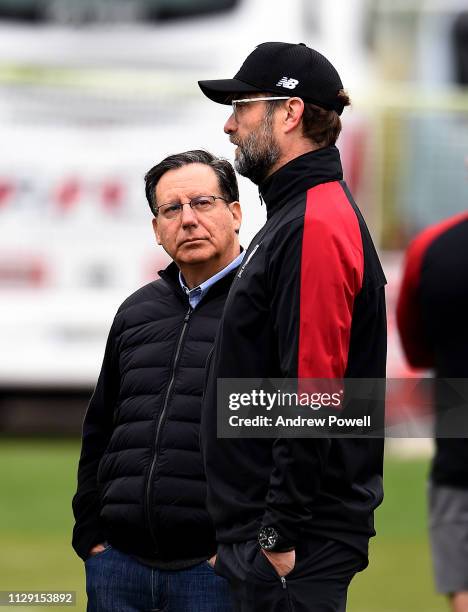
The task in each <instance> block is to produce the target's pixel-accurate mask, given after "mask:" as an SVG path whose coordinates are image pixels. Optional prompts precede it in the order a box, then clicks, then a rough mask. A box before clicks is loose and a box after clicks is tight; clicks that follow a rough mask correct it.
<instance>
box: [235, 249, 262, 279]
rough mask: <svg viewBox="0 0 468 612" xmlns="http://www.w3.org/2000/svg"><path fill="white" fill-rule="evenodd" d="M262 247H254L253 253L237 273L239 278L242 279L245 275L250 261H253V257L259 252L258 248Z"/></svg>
mask: <svg viewBox="0 0 468 612" xmlns="http://www.w3.org/2000/svg"><path fill="white" fill-rule="evenodd" d="M259 246H260V243H259V244H256V245H255V246H254V248H253V249H252V251H251V252H250V254H249V256H248V257H247V259H246V260H245V261H244V263H243V264H242V266H241V268H240V270H239V272H238V273H237V278H241V277H242V274H243V273H244V270H245V269H246V267H247V266H248V264H249V262H250V260H251V259H252V257H253V256H254V255H255V253H256V252H257V249H258V247H259Z"/></svg>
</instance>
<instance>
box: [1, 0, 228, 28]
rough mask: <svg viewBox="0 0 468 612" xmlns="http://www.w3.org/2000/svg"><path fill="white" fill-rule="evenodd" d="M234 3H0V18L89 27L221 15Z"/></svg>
mask: <svg viewBox="0 0 468 612" xmlns="http://www.w3.org/2000/svg"><path fill="white" fill-rule="evenodd" d="M235 4H236V0H0V18H2V17H3V18H10V19H20V20H30V21H50V22H58V23H92V22H99V21H101V22H109V21H129V20H131V21H145V20H155V19H177V18H183V17H188V16H191V15H201V14H205V15H206V14H208V13H213V12H215V13H216V12H220V11H223V10H226V9H230V8H232V7H233V6H235Z"/></svg>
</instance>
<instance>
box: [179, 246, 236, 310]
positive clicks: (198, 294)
mask: <svg viewBox="0 0 468 612" xmlns="http://www.w3.org/2000/svg"><path fill="white" fill-rule="evenodd" d="M244 255H245V251H242V253H240V254H239V255H238V256H237V257H236V258H235V259H234V260H233V261H231V263H230V264H228V265H227V266H226V267H225V268H223V269H222V270H220V271H219V272H217V273H216V274H214V275H213V276H212V277H211V278H208V279H207V280H206V281H203V283H200V285H198V287H194V288H193V289H189V288H188V287H187V285H186V284H185V280H184V277H183V276H182V272H180V271H179V282H180V286H181V287H182V289H183V290H184V292H185V294H186V295H187V296H188V299H189V303H190V306H191V307H192V308H196V307H197V306H198V304H199V302H200V301H201V300H202V299H203V297H204V296H205V295H206V293H207V291H208V289H209V288H210V287H212V286H213V285H214V284H215V283H217V282H218V281H219V280H221V279H222V278H224V277H225V276H227V275H228V274H229V272H231V271H232V270H234V269H235V268H237V267H238V266H240V264H241V263H242V260H243V259H244Z"/></svg>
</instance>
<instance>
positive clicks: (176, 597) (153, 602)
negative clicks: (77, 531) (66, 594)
mask: <svg viewBox="0 0 468 612" xmlns="http://www.w3.org/2000/svg"><path fill="white" fill-rule="evenodd" d="M85 568H86V592H87V594H88V608H87V610H88V612H143V611H144V612H150V611H154V612H156V611H158V610H159V611H161V612H232V606H231V598H230V594H229V589H228V583H227V581H226V580H225V579H224V578H221V577H220V576H217V575H216V574H215V572H214V570H213V569H212V568H211V566H209V565H208V563H207V562H206V561H204V562H203V563H200V564H198V565H195V566H194V567H189V568H188V569H184V570H176V571H170V570H158V569H155V568H152V567H149V566H147V565H144V564H142V563H140V562H138V561H137V560H136V559H134V558H133V557H131V556H129V555H126V554H124V553H122V552H120V551H118V550H116V549H115V548H112V547H111V546H109V547H108V548H106V549H105V550H104V551H102V552H100V553H98V554H97V555H94V556H92V557H89V558H88V559H86V562H85Z"/></svg>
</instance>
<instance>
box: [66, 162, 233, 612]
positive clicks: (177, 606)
mask: <svg viewBox="0 0 468 612" xmlns="http://www.w3.org/2000/svg"><path fill="white" fill-rule="evenodd" d="M145 182H146V197H147V199H148V202H149V205H150V208H151V211H152V212H153V214H154V218H153V228H154V232H155V236H156V239H157V241H158V243H159V244H161V245H162V246H163V248H164V249H165V250H166V252H167V253H168V254H169V255H170V256H171V257H172V259H173V262H172V263H171V264H170V265H169V266H168V267H167V268H166V269H165V270H164V271H161V272H160V277H161V278H159V279H158V280H155V281H153V282H151V283H149V284H148V285H145V286H144V287H142V288H141V289H139V290H138V291H136V292H135V293H134V294H133V295H131V296H130V297H129V298H128V299H127V300H125V301H124V303H123V304H122V305H121V306H120V308H119V309H118V311H117V314H116V316H115V319H114V321H113V324H112V327H111V330H110V333H109V337H108V341H107V346H106V351H105V355H104V361H103V365H102V369H101V373H100V376H99V380H98V383H97V386H96V389H95V392H94V394H93V397H92V399H91V402H90V404H89V407H88V410H87V413H86V417H85V420H84V425H83V441H82V451H81V458H80V462H79V468H78V489H77V493H76V495H75V497H74V499H73V510H74V515H75V519H76V524H75V527H74V532H73V547H74V548H75V550H76V552H77V554H78V555H79V556H80V557H81V558H82V559H83V560H84V561H85V568H86V588H87V593H88V611H96V610H99V611H100V612H106V611H114V610H115V611H118V612H126V611H136V610H150V609H151V610H156V609H169V608H170V610H174V611H177V612H188V611H190V612H204V611H207V610H210V611H212V612H228V611H230V610H231V603H230V596H229V594H228V589H227V582H226V581H225V580H224V579H223V578H220V577H218V576H217V575H216V574H215V573H214V571H213V568H212V564H210V562H209V560H210V559H211V558H212V557H213V556H214V555H215V553H216V541H215V531H214V527H213V524H212V522H211V519H210V517H209V515H208V513H207V511H206V509H205V497H206V484H205V476H204V470H203V464H202V459H201V456H200V448H199V428H200V409H201V398H202V393H203V381H204V374H205V363H206V359H207V356H208V354H209V352H210V350H211V347H212V345H213V342H214V338H215V334H216V331H217V328H218V321H219V319H220V317H221V313H222V310H223V307H224V302H225V299H226V296H227V294H228V291H229V287H230V285H231V281H232V279H233V277H234V275H235V273H236V270H237V268H238V266H239V264H240V263H241V260H242V255H243V254H242V253H241V252H240V246H239V239H238V231H239V227H240V223H241V209H240V204H239V202H238V198H239V195H238V187H237V180H236V176H235V173H234V170H233V168H232V166H231V165H230V164H229V163H228V162H227V161H225V160H222V159H218V158H216V157H214V156H213V155H211V154H210V153H208V152H206V151H188V152H186V153H180V154H177V155H172V156H170V157H167V158H166V159H164V160H163V161H162V162H160V163H159V164H158V165H156V166H155V167H154V168H152V169H151V170H150V171H149V172H148V173H147V175H146V177H145ZM166 606H167V608H166Z"/></svg>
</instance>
